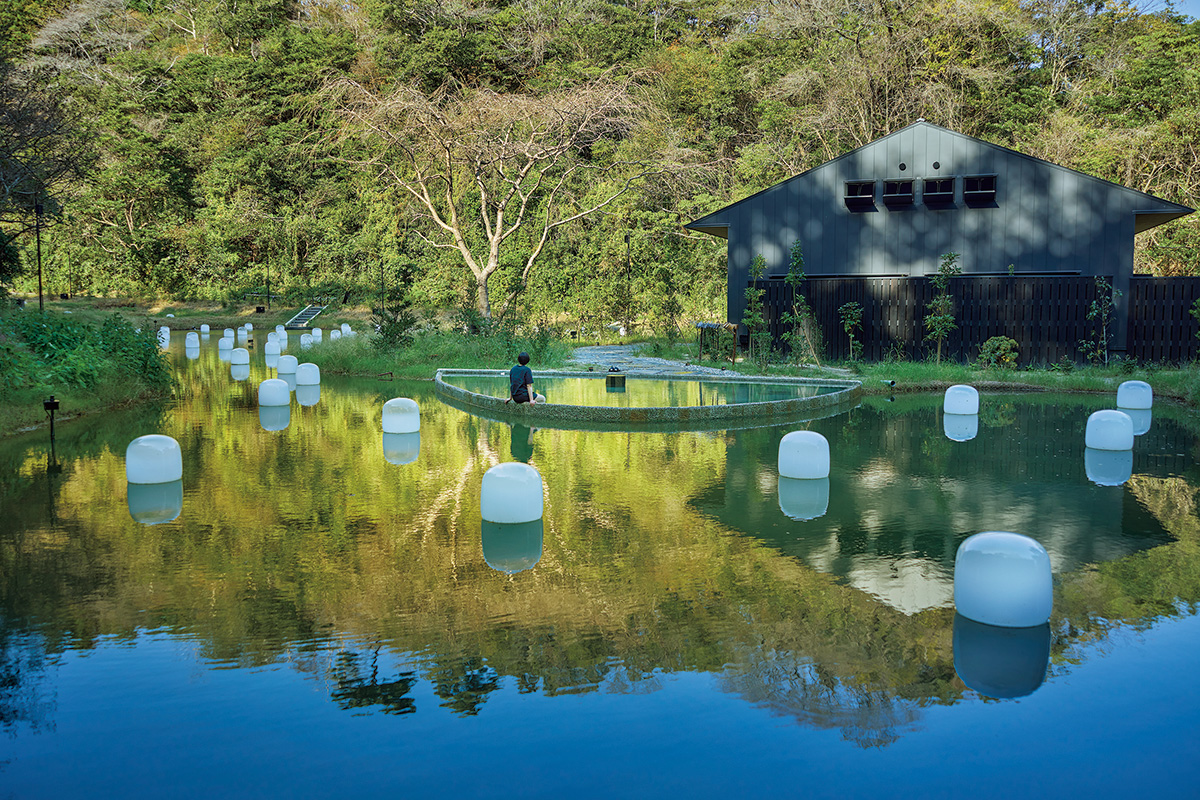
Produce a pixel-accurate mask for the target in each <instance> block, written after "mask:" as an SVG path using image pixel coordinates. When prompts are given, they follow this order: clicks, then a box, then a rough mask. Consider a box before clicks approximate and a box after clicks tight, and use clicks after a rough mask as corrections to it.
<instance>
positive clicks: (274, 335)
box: [267, 331, 279, 347]
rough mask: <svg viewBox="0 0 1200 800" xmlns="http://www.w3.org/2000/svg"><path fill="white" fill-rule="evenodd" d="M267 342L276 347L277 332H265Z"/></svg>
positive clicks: (277, 341) (277, 342)
mask: <svg viewBox="0 0 1200 800" xmlns="http://www.w3.org/2000/svg"><path fill="white" fill-rule="evenodd" d="M267 344H273V345H275V346H276V347H279V334H278V333H276V332H275V331H269V332H268V333H267Z"/></svg>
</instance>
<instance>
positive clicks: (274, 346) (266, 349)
mask: <svg viewBox="0 0 1200 800" xmlns="http://www.w3.org/2000/svg"><path fill="white" fill-rule="evenodd" d="M263 354H264V355H267V356H277V355H279V343H278V342H267V343H266V344H264V345H263Z"/></svg>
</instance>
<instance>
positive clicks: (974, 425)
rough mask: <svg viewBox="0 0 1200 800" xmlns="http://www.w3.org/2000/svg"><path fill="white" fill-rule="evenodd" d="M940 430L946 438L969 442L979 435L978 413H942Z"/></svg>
mask: <svg viewBox="0 0 1200 800" xmlns="http://www.w3.org/2000/svg"><path fill="white" fill-rule="evenodd" d="M942 431H943V432H944V433H945V434H946V438H947V439H951V440H953V441H955V442H969V441H971V440H972V439H974V438H975V437H976V436H978V435H979V415H978V414H948V413H944V414H942Z"/></svg>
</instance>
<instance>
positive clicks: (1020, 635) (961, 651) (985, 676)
mask: <svg viewBox="0 0 1200 800" xmlns="http://www.w3.org/2000/svg"><path fill="white" fill-rule="evenodd" d="M1049 666H1050V626H1049V625H1048V624H1043V625H1035V626H1033V627H1029V628H999V627H996V626H995V625H984V624H983V623H981V622H976V621H974V620H972V619H968V618H967V617H964V616H963V615H962V614H955V615H954V671H955V672H957V673H958V677H959V678H961V679H962V682H963V683H965V684H966V685H967V686H968V687H970V688H971V689H973V690H975V691H976V692H979V694H982V695H985V696H987V697H996V698H1001V699H1004V698H1010V697H1025V696H1026V695H1029V694H1033V693H1034V692H1035V691H1037V689H1038V687H1040V686H1041V685H1042V682H1043V681H1045V680H1046V669H1047V667H1049Z"/></svg>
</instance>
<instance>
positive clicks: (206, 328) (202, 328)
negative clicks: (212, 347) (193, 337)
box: [200, 322, 210, 333]
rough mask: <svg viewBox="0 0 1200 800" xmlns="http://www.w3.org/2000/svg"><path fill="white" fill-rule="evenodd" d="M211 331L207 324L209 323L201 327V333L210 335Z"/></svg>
mask: <svg viewBox="0 0 1200 800" xmlns="http://www.w3.org/2000/svg"><path fill="white" fill-rule="evenodd" d="M209 330H210V329H209V327H208V323H207V322H206V323H204V324H203V325H201V326H200V332H201V333H208V332H209Z"/></svg>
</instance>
